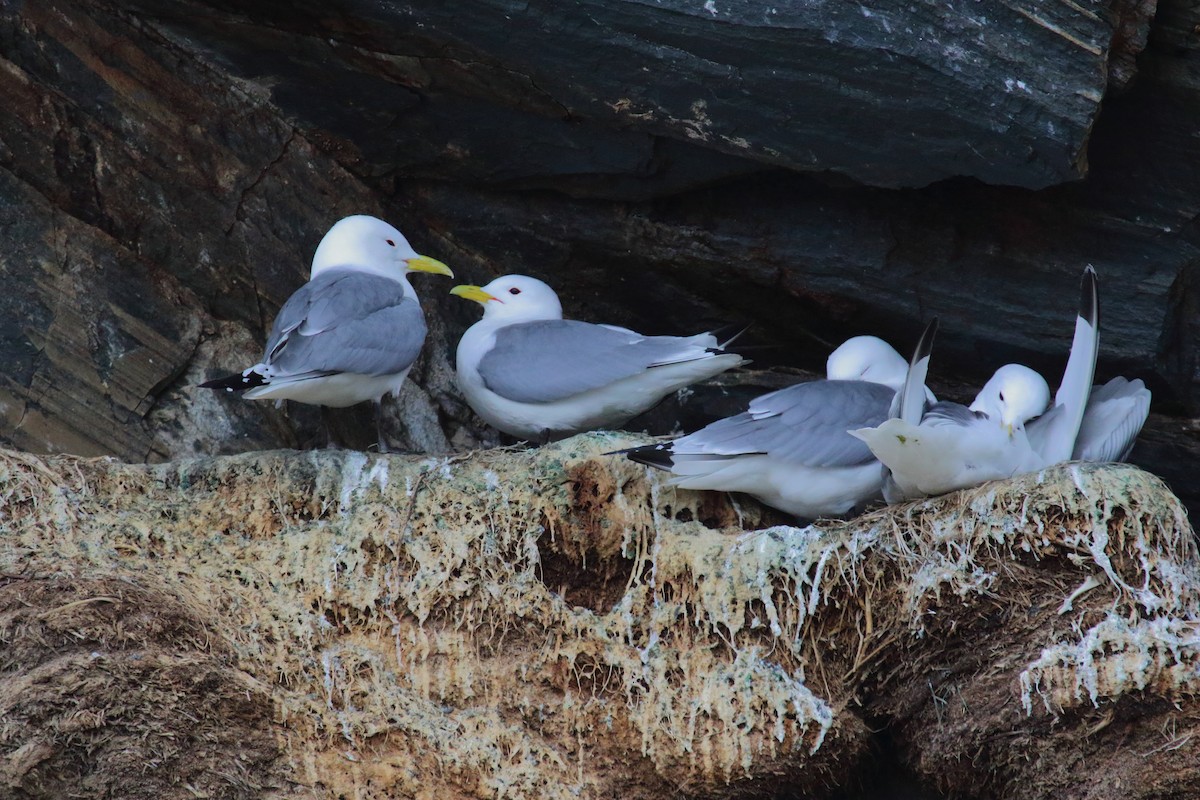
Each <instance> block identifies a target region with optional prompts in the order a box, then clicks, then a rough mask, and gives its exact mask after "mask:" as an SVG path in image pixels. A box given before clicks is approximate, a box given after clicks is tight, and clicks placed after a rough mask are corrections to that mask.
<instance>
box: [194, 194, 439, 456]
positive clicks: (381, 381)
mask: <svg viewBox="0 0 1200 800" xmlns="http://www.w3.org/2000/svg"><path fill="white" fill-rule="evenodd" d="M409 272H432V273H435V274H438V275H447V276H450V277H453V276H454V274H453V273H452V272H451V271H450V268H449V267H447V266H446V265H445V264H443V263H442V262H440V261H437V260H436V259H432V258H429V257H428V256H421V255H417V253H416V251H415V250H413V249H412V246H411V245H409V243H408V240H406V239H405V238H404V236H403V235H402V234H401V233H400V231H398V230H396V229H395V228H394V227H392V226H391V225H389V224H388V223H386V222H384V221H383V220H381V219H376V218H375V217H369V216H363V215H357V216H352V217H346V218H345V219H342V220H339V221H338V222H337V223H336V224H335V225H334V226H333V227H332V228H330V229H329V232H328V233H326V234H325V237H324V238H323V239H322V240H321V243H320V245H318V246H317V251H316V253H315V254H314V255H313V262H312V274H311V277H310V278H309V281H308V283H306V284H304V285H303V286H301V287H300V288H299V289H297V290H296V292H295V293H294V294H293V295H292V296H291V297H289V298H288V300H287V302H286V303H284V304H283V308H281V309H279V314H278V315H277V316H276V317H275V324H274V325H272V326H271V334H270V336H268V337H267V346H266V352H265V353H264V355H263V357H262V360H261V361H259V363H257V364H255V365H254V366H252V367H249V368H247V369H245V370H243V371H242V372H241V374H238V375H231V376H229V377H227V378H220V379H218V380H212V381H208V382H207V383H202V384H200V385H201V386H202V387H205V388H209V389H225V390H226V391H230V392H241V393H242V397H244V398H246V399H249V400H297V401H299V402H301V403H311V404H313V405H320V406H331V407H333V408H344V407H346V406H351V405H354V404H355V403H361V402H363V401H365V400H372V401H374V402H375V414H376V432H377V434H378V438H379V451H380V452H381V453H386V452H387V444H386V442H385V441H384V436H383V426H382V419H381V414H380V411H381V409H380V404H381V402H382V400H383V396H384V395H386V394H392V395H395V394H396V393H397V392H398V391H399V389H400V386H401V384H403V383H404V378H405V376H406V375H408V371H409V369H410V368H411V367H412V365H413V362H414V361H415V360H416V358H417V355H418V354H419V353H420V352H421V346H422V345H423V344H424V342H425V315H424V314H423V313H422V312H421V305H420V303H419V302H418V301H417V295H416V293H415V292H414V291H413V288H412V286H411V285H410V284H409V282H408V277H407V274H408V273H409Z"/></svg>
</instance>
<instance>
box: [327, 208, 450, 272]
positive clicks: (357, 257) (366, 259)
mask: <svg viewBox="0 0 1200 800" xmlns="http://www.w3.org/2000/svg"><path fill="white" fill-rule="evenodd" d="M338 268H341V269H354V270H358V271H360V272H370V273H373V274H376V275H382V276H384V277H387V278H396V277H400V276H403V275H405V274H407V273H409V272H433V273H436V274H438V275H448V276H450V277H451V278H453V277H454V273H453V272H451V271H450V268H449V267H447V266H446V265H445V264H443V263H442V262H441V261H438V260H437V259H434V258H430V257H429V256H422V255H418V254H417V251H416V250H413V248H412V245H410V244H409V243H408V240H407V239H405V238H404V234H402V233H400V231H398V230H396V229H395V228H394V227H393V226H391V225H389V224H388V223H386V222H384V221H383V220H381V219H377V218H375V217H369V216H366V215H365V214H356V215H354V216H352V217H344V218H343V219H340V220H338V221H337V222H336V223H334V226H333V227H332V228H330V229H329V232H328V233H326V234H325V237H324V238H323V239H321V243H320V244H319V245H317V252H316V253H314V254H313V262H312V273H311V277H313V278H315V277H316V276H317V275H319V274H320V273H321V272H323V271H325V270H328V269H338Z"/></svg>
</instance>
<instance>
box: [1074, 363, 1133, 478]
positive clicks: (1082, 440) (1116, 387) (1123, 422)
mask: <svg viewBox="0 0 1200 800" xmlns="http://www.w3.org/2000/svg"><path fill="white" fill-rule="evenodd" d="M1149 413H1150V390H1149V389H1147V388H1146V385H1145V384H1144V383H1142V381H1141V380H1132V381H1129V380H1126V379H1125V378H1119V377H1118V378H1113V379H1112V380H1111V381H1109V382H1108V383H1106V384H1104V385H1103V386H1101V387H1099V388H1095V389H1093V390H1092V393H1091V396H1090V397H1089V398H1088V404H1087V409H1086V410H1085V411H1084V414H1083V423H1082V424H1081V425H1080V426H1079V436H1078V438H1077V439H1076V440H1075V451H1074V452H1073V453H1072V457H1073V458H1075V459H1077V460H1083V461H1124V460H1125V459H1126V458H1128V457H1129V452H1130V451H1131V450H1132V449H1133V444H1134V442H1135V441H1136V439H1137V435H1138V433H1140V432H1141V430H1142V425H1144V424H1145V423H1146V417H1147V415H1149Z"/></svg>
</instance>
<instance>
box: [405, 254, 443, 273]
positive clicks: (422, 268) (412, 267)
mask: <svg viewBox="0 0 1200 800" xmlns="http://www.w3.org/2000/svg"><path fill="white" fill-rule="evenodd" d="M404 263H406V264H407V265H408V270H409V272H432V273H433V274H435V275H446V276H448V277H451V278H453V277H454V273H453V272H451V271H450V268H449V267H447V266H446V265H445V264H443V263H442V262H440V261H438V260H437V259H436V258H430V257H429V256H414V257H413V258H410V259H407V260H406V261H405V262H404Z"/></svg>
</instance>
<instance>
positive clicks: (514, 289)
mask: <svg viewBox="0 0 1200 800" xmlns="http://www.w3.org/2000/svg"><path fill="white" fill-rule="evenodd" d="M508 293H509V294H520V293H521V290H520V289H518V288H517V287H515V286H514V287H512V288H511V289H509V290H508Z"/></svg>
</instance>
